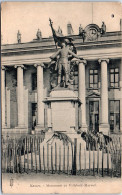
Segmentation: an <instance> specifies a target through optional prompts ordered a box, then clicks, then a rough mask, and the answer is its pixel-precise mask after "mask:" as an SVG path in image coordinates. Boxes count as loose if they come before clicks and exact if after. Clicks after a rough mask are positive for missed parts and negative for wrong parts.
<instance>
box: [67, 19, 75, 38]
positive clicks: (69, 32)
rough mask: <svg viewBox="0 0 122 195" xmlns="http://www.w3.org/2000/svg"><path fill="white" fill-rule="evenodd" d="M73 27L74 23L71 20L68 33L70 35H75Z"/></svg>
mask: <svg viewBox="0 0 122 195" xmlns="http://www.w3.org/2000/svg"><path fill="white" fill-rule="evenodd" d="M73 33H74V32H73V28H72V24H71V23H70V22H69V23H68V24H67V34H68V35H73Z"/></svg>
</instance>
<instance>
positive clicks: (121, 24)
mask: <svg viewBox="0 0 122 195" xmlns="http://www.w3.org/2000/svg"><path fill="white" fill-rule="evenodd" d="M120 31H122V19H120Z"/></svg>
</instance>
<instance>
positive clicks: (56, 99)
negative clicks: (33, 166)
mask: <svg viewBox="0 0 122 195" xmlns="http://www.w3.org/2000/svg"><path fill="white" fill-rule="evenodd" d="M44 102H45V103H46V104H47V105H48V106H47V107H48V110H47V113H48V116H47V124H48V132H47V133H46V135H45V137H46V139H49V137H51V136H52V135H53V133H54V132H62V133H65V134H66V135H68V136H69V137H70V138H71V139H72V141H74V138H78V139H80V141H82V142H83V145H85V142H84V141H83V140H82V138H81V135H79V134H77V132H78V129H79V121H78V118H79V111H78V105H79V106H80V105H81V102H80V100H79V98H78V97H77V96H76V94H75V92H74V91H73V90H70V89H65V88H60V87H59V88H57V89H55V90H53V91H52V92H51V93H50V97H47V98H45V100H44Z"/></svg>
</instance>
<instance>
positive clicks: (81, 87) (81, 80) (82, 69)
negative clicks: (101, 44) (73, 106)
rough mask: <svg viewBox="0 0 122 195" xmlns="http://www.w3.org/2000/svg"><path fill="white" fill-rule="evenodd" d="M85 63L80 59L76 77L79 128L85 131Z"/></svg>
mask: <svg viewBox="0 0 122 195" xmlns="http://www.w3.org/2000/svg"><path fill="white" fill-rule="evenodd" d="M85 65H86V60H80V62H79V70H78V74H79V76H78V78H79V99H80V101H81V130H82V131H87V124H86V86H85Z"/></svg>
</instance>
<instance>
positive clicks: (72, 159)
mask: <svg viewBox="0 0 122 195" xmlns="http://www.w3.org/2000/svg"><path fill="white" fill-rule="evenodd" d="M43 140H44V139H43V138H41V137H34V136H30V137H25V138H23V139H22V140H21V141H19V142H18V141H16V140H15V139H13V140H10V141H9V140H7V141H6V142H5V141H4V140H3V141H2V172H4V173H5V172H9V173H24V172H26V173H30V172H36V173H37V172H41V173H44V174H46V173H51V174H55V173H57V174H67V175H85V176H87V175H93V176H95V175H98V176H102V177H104V176H110V177H121V146H120V139H115V140H112V141H111V142H110V143H107V145H106V146H105V147H102V149H101V148H100V147H99V145H98V146H97V147H96V146H95V145H94V144H93V145H92V149H91V143H87V149H86V148H82V144H81V143H80V142H79V141H78V140H77V139H74V143H73V144H72V143H69V144H65V143H64V144H63V145H60V144H58V143H57V142H56V141H54V142H53V144H51V145H50V144H48V143H45V144H43V143H44V142H43Z"/></svg>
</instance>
